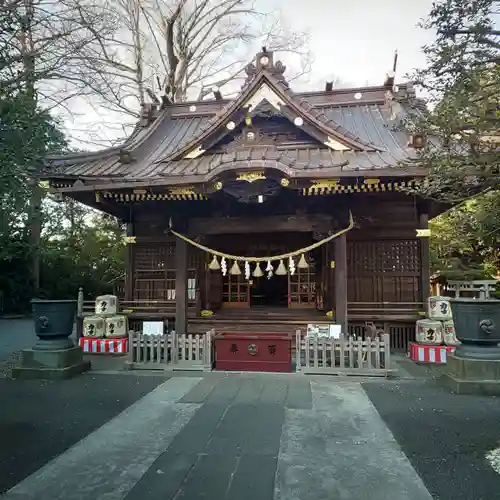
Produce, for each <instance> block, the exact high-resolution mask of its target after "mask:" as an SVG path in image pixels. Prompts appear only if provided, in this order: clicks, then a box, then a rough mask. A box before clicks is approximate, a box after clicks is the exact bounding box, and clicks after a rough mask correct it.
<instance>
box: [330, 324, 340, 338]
mask: <svg viewBox="0 0 500 500" xmlns="http://www.w3.org/2000/svg"><path fill="white" fill-rule="evenodd" d="M329 333H330V338H333V339H340V336H341V335H342V325H330V328H329Z"/></svg>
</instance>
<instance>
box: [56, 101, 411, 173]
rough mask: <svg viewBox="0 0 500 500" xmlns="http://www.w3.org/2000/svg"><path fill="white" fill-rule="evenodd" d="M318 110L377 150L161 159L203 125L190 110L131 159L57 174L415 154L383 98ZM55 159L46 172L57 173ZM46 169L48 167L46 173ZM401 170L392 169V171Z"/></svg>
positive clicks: (339, 164) (320, 166) (265, 149)
mask: <svg viewBox="0 0 500 500" xmlns="http://www.w3.org/2000/svg"><path fill="white" fill-rule="evenodd" d="M317 111H318V113H321V115H323V116H325V117H327V118H330V119H332V120H334V121H335V122H336V123H338V124H339V125H340V126H342V128H343V129H344V130H346V131H347V132H348V133H349V134H352V135H353V136H356V137H359V138H360V139H361V140H363V141H364V142H366V143H370V144H373V145H375V146H376V147H377V150H371V151H333V150H331V149H327V148H321V147H311V146H308V147H305V146H300V147H295V148H294V147H291V146H287V147H286V148H284V147H272V146H256V147H253V148H246V149H244V150H241V151H234V152H232V153H226V154H221V153H216V154H210V153H206V154H204V155H202V156H200V157H198V158H194V159H181V160H174V161H168V160H167V161H164V160H162V159H164V158H167V157H168V156H169V155H170V154H171V153H172V152H174V151H177V150H179V148H181V147H182V146H183V144H186V143H187V142H188V141H189V140H190V139H191V140H192V138H193V137H194V136H196V135H197V134H199V133H200V131H201V130H203V128H204V127H206V126H207V124H208V122H209V120H210V118H209V117H206V116H191V117H180V118H169V119H166V120H163V121H162V123H161V124H160V126H158V127H157V129H156V130H155V131H154V133H153V134H152V135H151V136H150V138H149V141H145V143H144V144H143V145H142V146H141V147H140V148H138V149H137V150H136V151H134V152H133V156H134V160H135V161H133V162H131V163H122V162H121V161H120V155H119V152H118V151H116V152H115V153H114V154H111V155H108V156H105V157H103V158H96V159H89V160H88V161H77V162H73V163H69V162H67V161H66V160H65V161H64V162H63V165H61V167H62V169H61V174H64V176H66V175H69V176H72V177H73V176H74V177H75V178H76V177H81V178H84V179H85V178H98V179H101V180H104V179H107V180H109V181H110V182H113V181H119V182H126V181H131V182H132V181H138V180H141V179H163V180H166V179H167V178H176V177H179V176H199V177H200V181H202V180H204V179H205V178H208V177H211V175H212V174H213V175H215V174H216V173H217V172H220V171H222V170H225V169H227V168H230V167H231V166H235V167H238V166H243V165H245V166H248V167H253V166H255V167H257V166H262V167H274V166H276V167H278V168H282V169H284V170H286V169H289V171H290V172H289V173H290V175H292V176H298V177H300V176H303V175H310V174H311V173H313V171H314V173H315V174H316V175H320V174H324V175H325V176H330V175H342V173H347V172H357V171H359V172H363V171H373V170H376V169H387V168H392V167H396V166H397V165H398V164H399V163H400V162H403V161H405V160H411V159H414V158H415V156H416V154H415V151H414V150H413V149H411V148H409V147H407V142H408V138H407V136H406V134H405V133H404V132H401V131H397V130H395V124H394V123H393V121H392V119H391V113H390V110H389V108H388V107H387V106H386V105H385V104H361V105H358V106H355V105H350V106H322V107H320V108H318V109H317ZM57 165H58V162H57V161H56V162H54V164H53V167H50V166H49V167H48V169H47V170H48V172H49V171H50V170H52V169H54V170H52V175H49V176H50V177H56V176H57V174H56V173H55V170H57ZM48 172H47V173H48ZM399 173H401V174H403V173H404V171H402V170H401V172H395V175H398V174H399Z"/></svg>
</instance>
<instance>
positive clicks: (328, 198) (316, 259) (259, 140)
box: [44, 49, 440, 349]
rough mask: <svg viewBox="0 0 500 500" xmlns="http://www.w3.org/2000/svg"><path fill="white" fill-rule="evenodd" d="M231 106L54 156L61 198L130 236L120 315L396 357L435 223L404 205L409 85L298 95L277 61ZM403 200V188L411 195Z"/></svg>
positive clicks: (388, 81)
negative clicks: (345, 342) (325, 330)
mask: <svg viewBox="0 0 500 500" xmlns="http://www.w3.org/2000/svg"><path fill="white" fill-rule="evenodd" d="M246 74H247V78H246V82H245V84H244V86H243V87H242V89H241V91H240V93H239V95H238V96H237V97H236V98H234V99H231V100H226V99H224V98H223V96H222V95H221V94H220V92H219V91H215V92H214V97H213V98H212V99H208V100H202V101H191V102H177V103H172V102H170V101H169V100H168V99H166V98H164V99H163V102H161V103H159V102H158V103H153V104H144V105H143V106H142V115H141V119H140V121H139V123H138V124H137V126H136V127H135V129H134V132H133V133H132V135H131V136H130V137H129V138H128V139H127V140H126V141H125V142H124V143H123V144H122V145H121V146H117V147H112V148H108V149H105V150H102V151H98V152H91V153H76V154H70V155H67V156H64V157H57V158H55V157H51V158H48V160H47V162H46V165H45V168H44V178H45V179H46V180H49V181H50V185H51V187H52V189H53V190H54V191H55V192H57V193H58V195H59V196H64V197H70V198H73V199H75V200H77V201H79V202H81V203H84V204H85V205H88V206H90V207H93V208H95V209H98V210H101V211H103V212H106V213H108V214H112V215H114V216H116V217H118V218H119V219H120V220H122V221H124V223H126V224H127V242H128V243H127V259H126V268H125V270H124V274H125V286H124V296H123V297H121V300H122V302H123V304H125V305H126V307H127V308H128V310H129V318H130V321H131V323H132V324H134V325H135V326H134V328H138V329H140V322H141V321H143V320H151V319H161V320H165V321H166V323H167V324H169V325H172V327H173V328H175V330H176V332H179V333H202V332H206V331H207V330H208V329H210V328H215V330H216V331H220V330H222V331H223V330H224V329H231V330H232V331H235V330H237V329H238V328H241V329H242V330H244V331H249V330H250V331H251V330H252V329H259V330H263V331H275V330H282V331H283V330H286V329H288V330H290V331H291V332H292V333H293V331H294V328H296V327H301V325H305V324H307V323H318V322H322V321H333V322H335V323H338V324H341V325H343V329H344V331H348V332H349V333H351V334H356V335H363V332H364V329H365V325H366V322H373V323H375V325H377V326H378V327H380V328H383V329H384V330H385V331H386V332H388V333H390V335H391V343H392V347H393V348H396V349H404V348H406V346H407V343H408V342H409V341H410V340H412V339H413V336H414V330H415V321H416V320H417V319H418V318H419V312H420V311H423V310H424V305H423V303H424V301H426V299H427V296H428V294H429V247H428V238H427V236H428V232H427V231H425V230H426V229H427V227H428V226H427V224H428V220H429V218H431V217H434V216H435V215H437V214H438V213H439V211H440V208H439V207H438V206H437V205H436V204H434V203H430V202H428V201H426V200H424V199H420V198H419V197H417V196H416V195H414V194H411V187H412V186H414V185H415V184H416V183H418V182H422V180H423V179H424V178H425V175H426V169H425V166H424V165H420V164H419V163H418V161H417V157H418V148H420V147H422V146H423V144H424V142H425V140H426V138H425V137H423V136H420V135H415V136H409V135H408V134H407V133H405V132H404V131H403V130H402V127H401V126H400V125H401V122H402V121H403V120H404V119H405V117H407V116H408V114H409V113H420V112H421V102H420V101H419V100H418V99H417V98H416V97H415V92H414V89H413V87H412V86H411V84H409V83H402V84H395V82H394V75H393V74H392V73H390V74H389V75H388V76H387V77H386V78H385V81H384V79H381V83H383V84H382V85H380V86H372V87H363V88H349V89H334V88H332V85H331V84H330V83H327V84H326V88H325V90H324V91H311V92H301V93H295V92H294V91H293V90H292V89H291V87H290V86H289V84H288V83H287V81H286V77H285V66H284V65H283V64H282V63H281V62H280V61H276V60H274V58H273V53H271V52H268V51H266V50H265V49H263V51H262V52H261V53H259V54H257V56H256V59H255V62H253V63H251V64H249V65H248V66H247V68H246ZM409 189H410V191H409Z"/></svg>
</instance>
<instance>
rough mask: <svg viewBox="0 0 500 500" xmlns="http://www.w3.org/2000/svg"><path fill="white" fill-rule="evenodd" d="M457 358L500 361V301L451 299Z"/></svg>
mask: <svg viewBox="0 0 500 500" xmlns="http://www.w3.org/2000/svg"><path fill="white" fill-rule="evenodd" d="M450 303H451V312H452V315H453V323H454V324H455V332H456V336H457V338H458V340H460V342H461V344H460V345H458V346H457V349H456V351H455V356H456V357H457V358H467V359H477V360H500V347H499V345H498V344H499V343H500V300H495V299H486V300H485V299H465V298H457V299H451V300H450Z"/></svg>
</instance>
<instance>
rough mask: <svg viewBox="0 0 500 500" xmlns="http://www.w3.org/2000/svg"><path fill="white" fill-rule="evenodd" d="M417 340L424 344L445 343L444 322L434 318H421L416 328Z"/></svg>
mask: <svg viewBox="0 0 500 500" xmlns="http://www.w3.org/2000/svg"><path fill="white" fill-rule="evenodd" d="M415 340H416V341H417V343H418V344H423V345H440V344H442V343H443V324H442V323H441V321H437V320H433V319H419V320H418V321H417V324H416V329H415Z"/></svg>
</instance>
